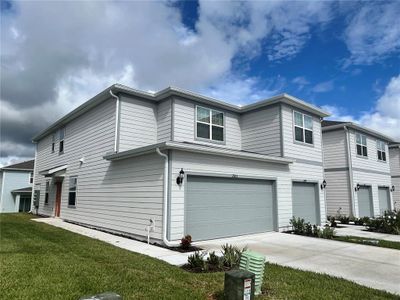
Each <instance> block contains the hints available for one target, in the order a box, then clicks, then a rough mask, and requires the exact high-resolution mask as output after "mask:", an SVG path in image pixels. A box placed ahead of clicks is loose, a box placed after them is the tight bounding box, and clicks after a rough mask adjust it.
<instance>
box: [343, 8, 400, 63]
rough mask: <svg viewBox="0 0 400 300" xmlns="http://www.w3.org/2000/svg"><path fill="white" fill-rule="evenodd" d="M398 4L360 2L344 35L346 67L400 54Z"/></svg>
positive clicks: (399, 13) (399, 12)
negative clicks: (346, 51) (348, 54)
mask: <svg viewBox="0 0 400 300" xmlns="http://www.w3.org/2000/svg"><path fill="white" fill-rule="evenodd" d="M399 16H400V1H391V2H382V1H377V2H375V3H374V2H364V5H362V6H361V8H358V9H357V13H356V14H355V15H354V17H353V18H352V19H351V21H350V23H349V24H348V27H347V29H346V31H345V33H344V38H345V42H346V44H347V47H348V49H349V51H350V53H351V57H350V59H349V61H347V64H350V63H354V64H371V63H373V62H375V61H379V60H381V59H383V58H386V57H387V56H388V55H390V54H393V53H397V52H399V51H400V17H399Z"/></svg>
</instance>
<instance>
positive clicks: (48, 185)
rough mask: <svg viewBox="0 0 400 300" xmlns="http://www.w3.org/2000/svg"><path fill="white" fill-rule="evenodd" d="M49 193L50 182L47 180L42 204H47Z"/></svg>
mask: <svg viewBox="0 0 400 300" xmlns="http://www.w3.org/2000/svg"><path fill="white" fill-rule="evenodd" d="M49 191H50V180H47V181H46V190H45V191H44V204H49Z"/></svg>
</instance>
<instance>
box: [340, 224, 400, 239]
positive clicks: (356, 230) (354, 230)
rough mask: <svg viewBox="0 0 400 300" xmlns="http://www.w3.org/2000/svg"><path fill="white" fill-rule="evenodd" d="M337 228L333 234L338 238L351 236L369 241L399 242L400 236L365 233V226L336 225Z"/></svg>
mask: <svg viewBox="0 0 400 300" xmlns="http://www.w3.org/2000/svg"><path fill="white" fill-rule="evenodd" d="M338 226H339V227H338V228H335V234H336V235H338V236H348V235H352V236H358V237H363V238H369V239H377V240H386V241H392V242H400V235H395V234H386V233H379V232H371V231H366V230H365V226H357V225H345V224H338Z"/></svg>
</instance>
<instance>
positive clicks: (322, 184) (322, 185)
mask: <svg viewBox="0 0 400 300" xmlns="http://www.w3.org/2000/svg"><path fill="white" fill-rule="evenodd" d="M325 188H326V180H325V179H324V181H322V183H321V190H323V189H325Z"/></svg>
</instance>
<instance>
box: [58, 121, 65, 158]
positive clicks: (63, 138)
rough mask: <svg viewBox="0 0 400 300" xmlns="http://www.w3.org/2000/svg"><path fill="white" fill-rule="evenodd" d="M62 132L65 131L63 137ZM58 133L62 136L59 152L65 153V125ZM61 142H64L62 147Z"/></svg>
mask: <svg viewBox="0 0 400 300" xmlns="http://www.w3.org/2000/svg"><path fill="white" fill-rule="evenodd" d="M61 133H63V136H62V138H61ZM58 134H59V138H60V141H59V142H58V154H63V153H64V150H65V134H66V130H65V127H62V128H60V130H59V133H58ZM61 143H62V147H61ZM61 148H62V150H61Z"/></svg>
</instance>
